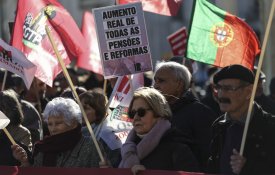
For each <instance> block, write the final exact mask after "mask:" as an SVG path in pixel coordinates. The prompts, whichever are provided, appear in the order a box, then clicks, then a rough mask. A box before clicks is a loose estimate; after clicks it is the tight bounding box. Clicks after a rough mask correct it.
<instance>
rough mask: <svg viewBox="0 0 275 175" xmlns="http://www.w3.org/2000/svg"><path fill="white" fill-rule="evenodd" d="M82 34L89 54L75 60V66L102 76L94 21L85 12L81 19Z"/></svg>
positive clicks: (90, 14)
mask: <svg viewBox="0 0 275 175" xmlns="http://www.w3.org/2000/svg"><path fill="white" fill-rule="evenodd" d="M81 30H82V34H83V36H84V38H85V39H86V41H87V44H88V47H89V52H86V54H82V55H81V56H80V57H78V59H77V66H78V67H81V68H83V69H87V70H90V71H93V72H95V73H98V74H101V75H103V70H102V64H101V59H100V54H99V48H98V43H97V36H96V29H95V21H94V16H93V14H92V13H90V12H88V11H85V12H84V14H83V19H82V28H81Z"/></svg>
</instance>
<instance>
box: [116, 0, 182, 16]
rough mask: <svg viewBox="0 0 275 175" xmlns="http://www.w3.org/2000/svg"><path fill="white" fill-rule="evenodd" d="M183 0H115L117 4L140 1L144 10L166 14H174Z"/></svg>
mask: <svg viewBox="0 0 275 175" xmlns="http://www.w3.org/2000/svg"><path fill="white" fill-rule="evenodd" d="M182 1H183V0H117V4H127V3H134V2H142V7H143V10H144V11H148V12H152V13H157V14H160V15H166V16H176V15H177V14H178V11H179V9H180V5H181V3H182Z"/></svg>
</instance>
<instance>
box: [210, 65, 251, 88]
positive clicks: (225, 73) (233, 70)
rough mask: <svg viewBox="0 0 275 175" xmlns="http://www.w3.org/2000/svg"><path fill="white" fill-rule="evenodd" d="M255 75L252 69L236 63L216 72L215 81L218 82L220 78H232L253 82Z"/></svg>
mask: <svg viewBox="0 0 275 175" xmlns="http://www.w3.org/2000/svg"><path fill="white" fill-rule="evenodd" d="M254 77H255V76H254V73H253V72H252V71H251V70H250V69H248V68H246V67H244V66H242V65H238V64H235V65H231V66H227V67H224V68H222V69H221V70H220V71H219V72H218V73H216V74H215V75H214V83H215V84H217V83H218V82H219V81H220V80H223V79H231V78H232V79H239V80H242V81H245V82H248V83H251V84H253V82H254Z"/></svg>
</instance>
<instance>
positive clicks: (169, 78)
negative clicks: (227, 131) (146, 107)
mask: <svg viewBox="0 0 275 175" xmlns="http://www.w3.org/2000/svg"><path fill="white" fill-rule="evenodd" d="M191 78H192V75H191V73H190V72H189V70H188V69H187V68H186V67H185V66H184V65H181V64H179V63H176V62H161V63H159V64H158V65H157V67H156V71H155V75H154V81H155V82H154V88H155V89H157V90H159V91H160V92H161V93H162V94H163V95H164V96H165V98H166V100H167V101H168V103H169V106H170V108H171V110H172V114H173V116H172V119H171V124H172V127H176V128H178V129H179V130H181V131H182V132H183V133H184V134H185V135H186V136H187V137H188V138H189V139H190V140H191V141H192V143H193V145H192V151H193V153H194V155H195V157H196V158H197V160H198V162H199V166H200V171H204V170H205V167H206V162H207V159H208V157H209V145H210V141H211V133H212V130H211V125H212V123H213V121H214V119H215V118H217V117H216V116H215V113H214V112H213V111H212V110H211V109H210V108H208V107H207V106H205V105H203V104H202V103H200V102H199V100H198V99H197V98H196V97H195V96H194V95H193V94H192V92H191V91H190V83H191Z"/></svg>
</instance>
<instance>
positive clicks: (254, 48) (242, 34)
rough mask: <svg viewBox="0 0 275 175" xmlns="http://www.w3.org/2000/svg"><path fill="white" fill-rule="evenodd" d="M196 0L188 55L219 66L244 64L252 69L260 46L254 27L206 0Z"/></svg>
mask: <svg viewBox="0 0 275 175" xmlns="http://www.w3.org/2000/svg"><path fill="white" fill-rule="evenodd" d="M195 3H196V4H195V8H194V12H193V13H194V14H193V20H192V24H191V30H190V35H189V39H188V44H187V58H190V59H193V60H196V61H200V62H203V63H207V64H211V65H215V66H218V67H225V66H228V65H232V64H241V65H243V66H245V67H248V68H250V69H253V66H254V60H255V57H256V55H257V54H259V53H260V46H259V41H258V39H257V36H256V34H255V32H254V31H253V30H252V28H251V27H249V26H248V24H246V23H245V22H244V21H243V20H241V19H240V18H238V17H236V16H234V15H231V14H229V13H227V12H225V11H223V10H221V9H219V8H218V7H216V6H215V5H213V4H211V3H210V2H208V1H207V0H196V1H195Z"/></svg>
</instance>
